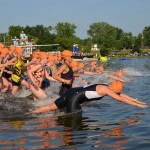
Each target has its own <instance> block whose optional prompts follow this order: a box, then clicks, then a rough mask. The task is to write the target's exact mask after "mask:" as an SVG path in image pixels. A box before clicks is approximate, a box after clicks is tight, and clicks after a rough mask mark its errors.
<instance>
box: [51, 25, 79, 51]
mask: <svg viewBox="0 0 150 150" xmlns="http://www.w3.org/2000/svg"><path fill="white" fill-rule="evenodd" d="M76 28H77V27H76V26H75V25H74V24H70V23H68V22H59V23H58V24H57V25H56V26H55V28H54V29H55V35H56V39H55V41H57V42H58V43H62V44H63V47H62V48H63V49H72V46H73V44H78V43H79V42H80V39H79V38H78V37H76V36H75V30H76Z"/></svg>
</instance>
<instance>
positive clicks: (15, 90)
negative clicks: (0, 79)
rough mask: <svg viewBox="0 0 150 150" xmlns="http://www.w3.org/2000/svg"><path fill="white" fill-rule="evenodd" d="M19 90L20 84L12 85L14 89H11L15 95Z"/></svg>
mask: <svg viewBox="0 0 150 150" xmlns="http://www.w3.org/2000/svg"><path fill="white" fill-rule="evenodd" d="M17 91H18V86H12V91H11V93H12V94H13V95H14V94H16V93H17Z"/></svg>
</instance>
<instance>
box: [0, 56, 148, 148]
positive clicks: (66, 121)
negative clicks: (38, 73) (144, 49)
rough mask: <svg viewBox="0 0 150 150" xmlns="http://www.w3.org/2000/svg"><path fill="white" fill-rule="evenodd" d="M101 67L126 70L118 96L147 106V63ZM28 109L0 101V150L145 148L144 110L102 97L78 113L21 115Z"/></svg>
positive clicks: (133, 61) (3, 98)
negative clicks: (126, 80)
mask: <svg viewBox="0 0 150 150" xmlns="http://www.w3.org/2000/svg"><path fill="white" fill-rule="evenodd" d="M106 67H107V69H112V70H113V69H114V70H116V69H121V68H126V70H128V71H129V73H130V75H131V76H132V78H133V80H131V81H130V82H127V83H125V84H124V90H123V93H125V94H127V95H130V96H132V97H135V98H138V99H140V100H142V101H143V102H146V103H147V104H149V105H150V58H138V59H136V58H133V59H131V60H119V59H111V60H110V61H109V62H108V64H107V66H106ZM12 99H13V100H12ZM28 101H30V100H28ZM29 107H30V105H27V103H26V101H25V100H24V99H21V98H20V99H19V98H16V99H14V98H12V96H11V95H7V96H6V95H5V96H1V97H0V124H1V126H0V149H2V150H5V149H7V150H8V149H13V150H15V149H16V150H27V149H55V150H57V149H61V150H89V149H102V150H104V149H105V150H106V149H108V150H149V149H150V108H146V109H142V108H137V107H135V106H130V105H126V104H122V103H119V102H117V101H115V100H113V99H111V98H109V97H104V98H103V99H102V100H101V101H94V102H91V103H88V104H86V105H83V107H82V113H79V114H72V115H71V114H70V115H67V114H65V113H63V112H62V113H61V114H60V113H57V112H55V113H51V114H49V115H46V114H44V115H34V116H28V117H25V116H23V115H22V113H21V112H23V113H24V112H25V111H26V110H27V109H29ZM21 110H23V111H21Z"/></svg>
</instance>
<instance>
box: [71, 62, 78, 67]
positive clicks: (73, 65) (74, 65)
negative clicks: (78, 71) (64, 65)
mask: <svg viewBox="0 0 150 150" xmlns="http://www.w3.org/2000/svg"><path fill="white" fill-rule="evenodd" d="M77 65H78V62H76V61H72V62H71V63H70V66H71V67H72V68H73V67H76V66H77Z"/></svg>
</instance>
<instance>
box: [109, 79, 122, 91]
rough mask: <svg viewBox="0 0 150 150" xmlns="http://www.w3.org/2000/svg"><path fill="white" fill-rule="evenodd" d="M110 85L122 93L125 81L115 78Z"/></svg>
mask: <svg viewBox="0 0 150 150" xmlns="http://www.w3.org/2000/svg"><path fill="white" fill-rule="evenodd" d="M110 87H111V88H112V90H113V91H114V92H115V93H121V92H122V90H123V83H122V82H120V81H117V80H114V81H113V82H111V83H110Z"/></svg>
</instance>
